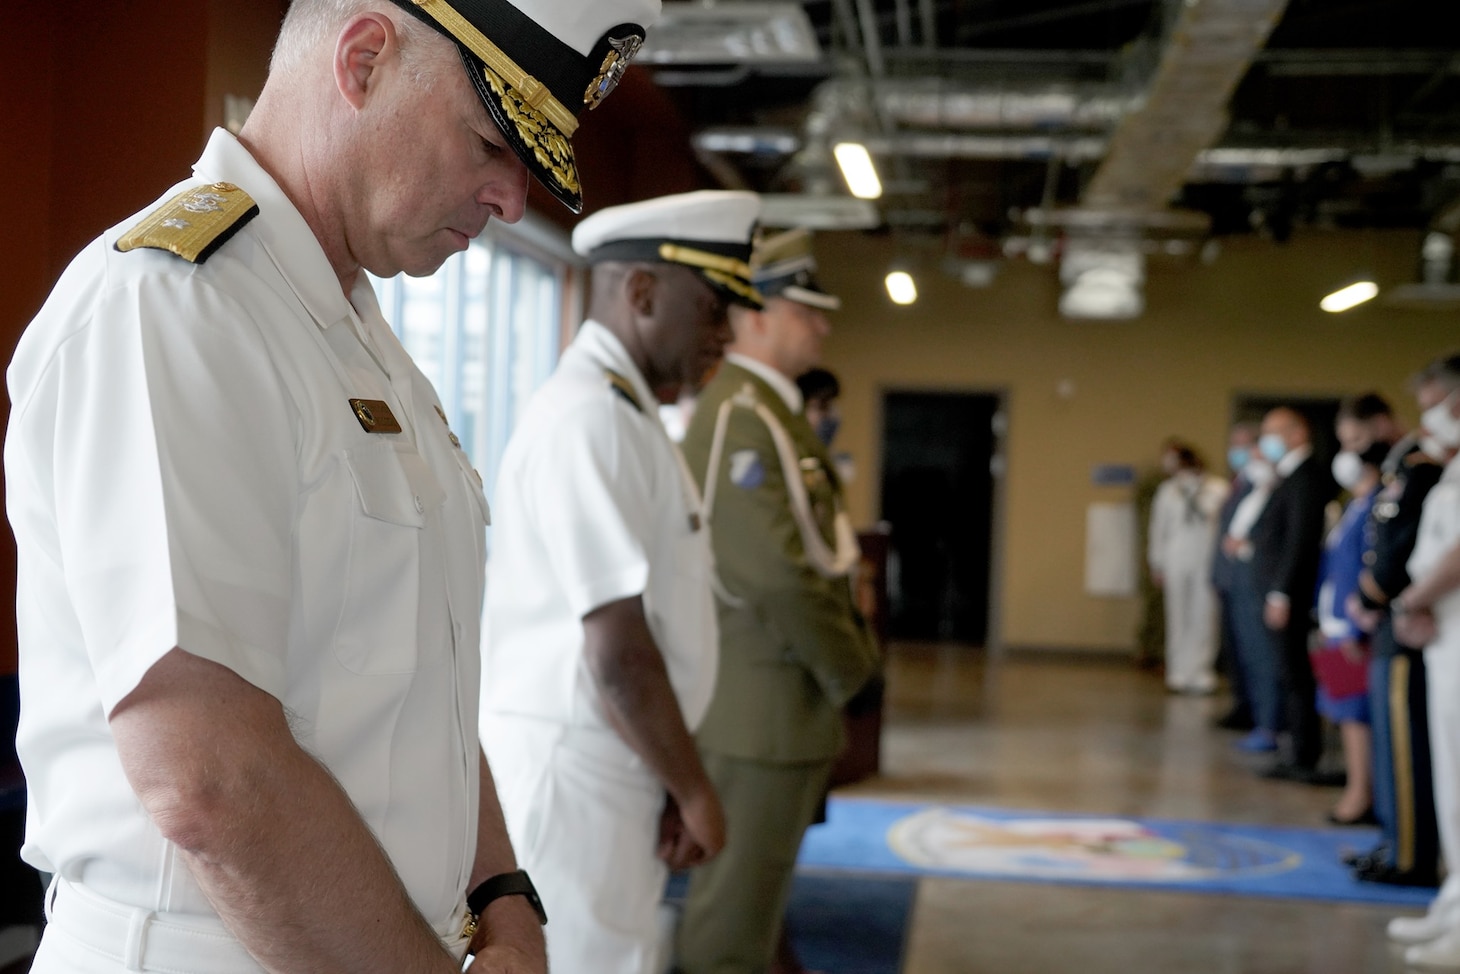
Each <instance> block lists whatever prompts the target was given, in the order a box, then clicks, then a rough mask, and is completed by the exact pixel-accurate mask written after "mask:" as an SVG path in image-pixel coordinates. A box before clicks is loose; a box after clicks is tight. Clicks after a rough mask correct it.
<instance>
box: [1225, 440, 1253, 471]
mask: <svg viewBox="0 0 1460 974" xmlns="http://www.w3.org/2000/svg"><path fill="white" fill-rule="evenodd" d="M1251 456H1252V451H1251V450H1249V449H1248V448H1247V447H1245V446H1234V447H1232V448H1231V449H1230V450H1228V451H1227V466H1229V467H1231V468H1232V469H1233V470H1234V471H1236V472H1237V473H1241V472H1242V468H1243V467H1245V466H1247V460H1248V459H1249V458H1250V457H1251Z"/></svg>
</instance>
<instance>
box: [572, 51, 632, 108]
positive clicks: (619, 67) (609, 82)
mask: <svg viewBox="0 0 1460 974" xmlns="http://www.w3.org/2000/svg"><path fill="white" fill-rule="evenodd" d="M608 46H609V48H610V50H609V52H608V53H607V54H606V55H604V58H603V63H602V64H601V65H599V66H598V77H596V78H594V79H593V80H592V81H590V82H589V83H588V89H587V90H586V91H584V92H583V104H585V105H587V106H588V108H589V109H590V110H592V109H594V108H597V107H598V105H599V103H600V102H602V101H603V99H605V98H607V97H608V96H609V94H610V93H611V92H612V91H613V89H615V88H617V87H618V83H619V82H620V81H621V80H623V76H624V72H625V71H627V70H628V69H629V62H630V61H632V60H633V59H634V55H635V54H638V53H639V48H641V47H643V46H644V39H643V38H642V37H640V36H638V35H637V34H630V35H629V36H628V37H610V38H609V39H608Z"/></svg>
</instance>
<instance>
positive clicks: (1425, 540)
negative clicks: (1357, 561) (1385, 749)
mask: <svg viewBox="0 0 1460 974" xmlns="http://www.w3.org/2000/svg"><path fill="white" fill-rule="evenodd" d="M1457 544H1460V457H1456V458H1455V459H1452V460H1451V461H1450V462H1449V463H1448V464H1447V465H1446V466H1445V472H1444V473H1443V474H1442V475H1441V476H1440V482H1439V483H1437V484H1436V485H1435V487H1434V489H1433V490H1431V491H1430V492H1429V494H1428V495H1426V497H1425V502H1424V509H1423V511H1422V513H1421V514H1420V520H1419V533H1418V535H1417V536H1416V538H1415V544H1414V552H1413V553H1412V554H1411V555H1410V556H1409V563H1408V568H1409V576H1410V578H1413V579H1416V580H1418V579H1421V578H1423V577H1424V576H1425V575H1426V574H1428V573H1429V572H1430V571H1431V570H1432V569H1433V568H1434V567H1435V565H1437V564H1438V563H1439V562H1440V560H1441V559H1442V558H1443V557H1444V556H1445V555H1446V554H1447V553H1448V552H1449V551H1450V550H1451V549H1452V548H1454V547H1455V546H1456V545H1457ZM1433 612H1434V615H1435V623H1436V628H1437V633H1436V636H1435V640H1434V642H1432V643H1430V644H1429V645H1428V646H1426V647H1425V650H1424V653H1425V677H1426V686H1425V695H1426V697H1427V698H1428V701H1429V717H1430V762H1431V764H1432V765H1433V770H1434V788H1435V819H1436V822H1437V824H1438V825H1439V828H1440V850H1441V852H1442V854H1443V855H1444V858H1445V865H1446V867H1447V868H1448V869H1449V875H1448V876H1447V878H1446V879H1445V883H1444V885H1443V886H1442V887H1441V888H1440V894H1439V896H1438V897H1437V898H1436V900H1435V904H1434V905H1431V907H1430V912H1431V913H1434V912H1435V911H1436V909H1437V907H1442V908H1444V909H1450V910H1460V590H1457V591H1452V592H1449V593H1447V594H1446V595H1444V596H1442V597H1441V598H1440V599H1438V600H1436V602H1435V604H1434V607H1433ZM1455 926H1456V927H1457V929H1460V923H1457V924H1456V925H1455Z"/></svg>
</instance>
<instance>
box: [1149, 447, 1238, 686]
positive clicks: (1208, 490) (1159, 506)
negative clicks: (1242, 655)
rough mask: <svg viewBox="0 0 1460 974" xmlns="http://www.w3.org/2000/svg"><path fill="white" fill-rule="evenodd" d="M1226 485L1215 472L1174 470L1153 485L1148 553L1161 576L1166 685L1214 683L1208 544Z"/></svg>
mask: <svg viewBox="0 0 1460 974" xmlns="http://www.w3.org/2000/svg"><path fill="white" fill-rule="evenodd" d="M1228 489H1229V488H1228V485H1227V484H1226V482H1225V481H1222V480H1220V479H1218V478H1216V477H1204V476H1201V475H1200V474H1177V475H1176V476H1174V477H1170V478H1168V479H1167V480H1166V481H1165V482H1164V483H1162V484H1161V486H1160V487H1159V488H1157V490H1156V497H1155V499H1154V501H1153V502H1152V504H1151V531H1150V543H1149V545H1148V552H1147V559H1148V560H1149V562H1150V565H1151V571H1152V572H1155V573H1157V574H1160V575H1161V576H1163V578H1164V580H1165V585H1164V587H1163V591H1164V593H1165V603H1166V685H1167V686H1169V687H1171V688H1172V689H1173V690H1189V691H1195V692H1199V693H1205V692H1208V691H1210V690H1211V689H1212V688H1213V687H1214V686H1216V674H1215V673H1213V672H1212V664H1213V662H1214V661H1215V660H1216V656H1217V629H1216V621H1217V614H1216V613H1217V609H1216V598H1215V595H1214V593H1213V592H1212V586H1211V564H1212V545H1213V544H1215V542H1216V531H1217V512H1218V511H1220V510H1221V508H1222V503H1223V502H1224V501H1225V500H1226V499H1227V491H1228Z"/></svg>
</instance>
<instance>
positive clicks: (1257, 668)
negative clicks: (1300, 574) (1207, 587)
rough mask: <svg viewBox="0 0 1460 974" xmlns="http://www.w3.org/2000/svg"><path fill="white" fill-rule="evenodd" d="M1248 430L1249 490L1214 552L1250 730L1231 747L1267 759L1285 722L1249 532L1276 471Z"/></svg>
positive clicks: (1244, 469)
mask: <svg viewBox="0 0 1460 974" xmlns="http://www.w3.org/2000/svg"><path fill="white" fill-rule="evenodd" d="M1253 429H1254V433H1253V446H1252V449H1251V450H1250V451H1249V455H1248V456H1247V458H1246V463H1245V464H1244V465H1243V467H1242V479H1243V480H1245V481H1247V483H1248V484H1250V485H1251V488H1250V489H1249V490H1248V491H1247V493H1246V496H1244V497H1243V498H1242V499H1241V500H1240V501H1239V502H1238V503H1237V505H1236V507H1235V508H1234V509H1233V511H1232V520H1231V522H1230V523H1229V524H1228V525H1227V529H1226V533H1225V534H1224V535H1223V536H1222V539H1221V541H1220V543H1219V544H1218V548H1219V550H1220V551H1221V553H1222V554H1223V555H1225V556H1226V557H1227V558H1228V559H1229V561H1230V574H1228V575H1227V581H1228V589H1227V594H1226V600H1227V604H1228V606H1229V612H1230V618H1231V623H1232V627H1233V637H1234V643H1235V646H1236V650H1237V660H1238V663H1239V665H1240V667H1241V670H1242V675H1243V681H1244V685H1245V688H1246V691H1247V698H1248V700H1249V701H1250V704H1251V707H1252V729H1251V730H1250V731H1249V732H1248V733H1247V735H1246V736H1245V737H1243V738H1242V739H1241V740H1239V741H1238V742H1237V743H1236V745H1235V746H1236V748H1237V750H1239V751H1243V752H1246V753H1249V754H1266V753H1270V752H1272V751H1275V750H1277V734H1278V731H1280V730H1282V729H1283V727H1284V719H1283V707H1282V694H1281V690H1280V689H1279V685H1278V684H1279V680H1278V665H1277V658H1276V657H1275V656H1274V655H1273V652H1272V647H1271V645H1270V642H1271V640H1270V638H1269V635H1268V631H1267V626H1266V624H1265V623H1264V622H1263V621H1262V610H1263V607H1264V604H1265V603H1264V599H1263V592H1262V590H1261V589H1260V588H1259V587H1258V582H1257V571H1256V568H1255V566H1254V564H1253V558H1254V556H1255V554H1256V550H1255V548H1254V546H1253V543H1252V529H1253V527H1254V526H1255V525H1256V524H1257V521H1258V519H1259V518H1260V517H1261V516H1262V512H1263V511H1264V510H1266V509H1267V502H1268V498H1270V497H1271V496H1272V490H1273V488H1274V487H1275V486H1277V470H1276V468H1275V467H1273V465H1272V463H1271V462H1270V461H1269V460H1268V459H1267V458H1266V457H1264V456H1263V455H1262V453H1261V451H1260V450H1258V449H1257V438H1258V437H1257V433H1258V431H1259V430H1260V427H1258V425H1257V424H1253Z"/></svg>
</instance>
